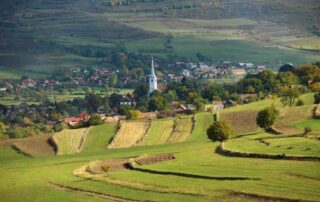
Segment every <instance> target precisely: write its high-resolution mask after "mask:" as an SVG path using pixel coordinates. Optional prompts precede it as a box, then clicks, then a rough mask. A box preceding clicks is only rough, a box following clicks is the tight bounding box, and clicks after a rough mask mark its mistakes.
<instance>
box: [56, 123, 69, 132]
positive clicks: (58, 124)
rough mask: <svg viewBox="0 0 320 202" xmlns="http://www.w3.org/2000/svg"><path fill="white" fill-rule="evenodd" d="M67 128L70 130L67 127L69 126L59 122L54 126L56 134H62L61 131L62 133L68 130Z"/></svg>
mask: <svg viewBox="0 0 320 202" xmlns="http://www.w3.org/2000/svg"><path fill="white" fill-rule="evenodd" d="M66 128H68V126H67V124H66V123H65V122H57V123H55V124H54V126H53V130H54V131H55V132H60V131H62V130H64V129H66Z"/></svg>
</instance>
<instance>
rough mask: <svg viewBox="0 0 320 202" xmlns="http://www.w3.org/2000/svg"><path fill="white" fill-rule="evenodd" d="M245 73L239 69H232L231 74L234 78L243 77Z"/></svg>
mask: <svg viewBox="0 0 320 202" xmlns="http://www.w3.org/2000/svg"><path fill="white" fill-rule="evenodd" d="M246 73H247V72H246V70H244V69H240V68H237V69H232V74H233V76H236V77H240V76H244V75H246Z"/></svg>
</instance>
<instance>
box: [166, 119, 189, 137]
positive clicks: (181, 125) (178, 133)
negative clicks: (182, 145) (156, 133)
mask: <svg viewBox="0 0 320 202" xmlns="http://www.w3.org/2000/svg"><path fill="white" fill-rule="evenodd" d="M192 126H193V123H192V118H191V117H188V118H180V119H176V120H175V125H174V130H173V133H172V134H171V135H170V137H169V139H168V140H167V142H168V143H173V142H183V141H185V140H186V139H187V138H188V137H189V136H190V133H191V130H192Z"/></svg>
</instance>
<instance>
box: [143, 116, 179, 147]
mask: <svg viewBox="0 0 320 202" xmlns="http://www.w3.org/2000/svg"><path fill="white" fill-rule="evenodd" d="M173 126H174V119H159V120H153V121H152V123H151V126H150V129H149V130H148V133H147V134H146V136H145V138H144V139H143V140H142V141H141V142H140V143H139V145H157V144H164V143H165V142H166V141H167V140H168V138H169V137H170V134H171V133H172V131H173Z"/></svg>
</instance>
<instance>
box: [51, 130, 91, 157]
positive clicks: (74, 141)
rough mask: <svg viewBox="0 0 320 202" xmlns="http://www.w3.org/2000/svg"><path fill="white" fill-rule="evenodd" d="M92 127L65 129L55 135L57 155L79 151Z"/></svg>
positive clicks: (53, 138)
mask: <svg viewBox="0 0 320 202" xmlns="http://www.w3.org/2000/svg"><path fill="white" fill-rule="evenodd" d="M89 130H90V128H81V129H69V130H63V131H61V132H58V133H56V134H54V135H53V137H52V140H53V141H54V143H55V144H56V146H57V155H62V154H76V153H79V152H80V151H81V150H82V148H83V145H84V142H85V138H86V135H87V134H88V132H89Z"/></svg>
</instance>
